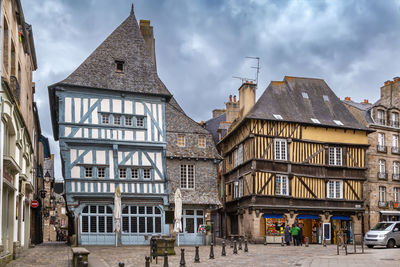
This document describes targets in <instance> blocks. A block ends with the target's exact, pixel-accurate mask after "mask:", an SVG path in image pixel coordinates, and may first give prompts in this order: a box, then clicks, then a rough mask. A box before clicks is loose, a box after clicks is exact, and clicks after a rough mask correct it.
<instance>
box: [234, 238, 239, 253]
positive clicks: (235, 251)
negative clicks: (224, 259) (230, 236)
mask: <svg viewBox="0 0 400 267" xmlns="http://www.w3.org/2000/svg"><path fill="white" fill-rule="evenodd" d="M233 254H238V251H237V245H236V240H235V241H233Z"/></svg>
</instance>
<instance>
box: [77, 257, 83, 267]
mask: <svg viewBox="0 0 400 267" xmlns="http://www.w3.org/2000/svg"><path fill="white" fill-rule="evenodd" d="M77 263H78V267H82V263H83V256H82V255H79V256H78V262H77Z"/></svg>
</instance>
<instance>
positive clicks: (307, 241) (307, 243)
mask: <svg viewBox="0 0 400 267" xmlns="http://www.w3.org/2000/svg"><path fill="white" fill-rule="evenodd" d="M309 242H310V241H309V240H308V236H306V247H308V245H309Z"/></svg>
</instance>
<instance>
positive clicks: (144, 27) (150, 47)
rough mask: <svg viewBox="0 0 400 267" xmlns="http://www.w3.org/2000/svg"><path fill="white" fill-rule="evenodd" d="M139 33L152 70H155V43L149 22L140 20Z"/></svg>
mask: <svg viewBox="0 0 400 267" xmlns="http://www.w3.org/2000/svg"><path fill="white" fill-rule="evenodd" d="M140 32H141V33H142V36H143V39H144V41H145V43H146V47H147V51H149V54H150V57H151V60H152V62H153V65H154V68H155V69H156V70H157V64H156V45H155V42H156V41H155V39H154V34H153V26H150V20H144V19H142V20H140Z"/></svg>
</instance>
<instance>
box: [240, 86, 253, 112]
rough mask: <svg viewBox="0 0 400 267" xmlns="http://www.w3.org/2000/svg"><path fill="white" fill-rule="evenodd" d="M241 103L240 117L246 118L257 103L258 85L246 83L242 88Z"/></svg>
mask: <svg viewBox="0 0 400 267" xmlns="http://www.w3.org/2000/svg"><path fill="white" fill-rule="evenodd" d="M239 103H240V105H239V110H240V114H239V115H240V117H244V116H246V114H247V113H248V112H249V111H250V109H252V108H253V106H254V104H255V103H256V84H254V83H253V82H245V83H243V84H242V86H240V88H239Z"/></svg>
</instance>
